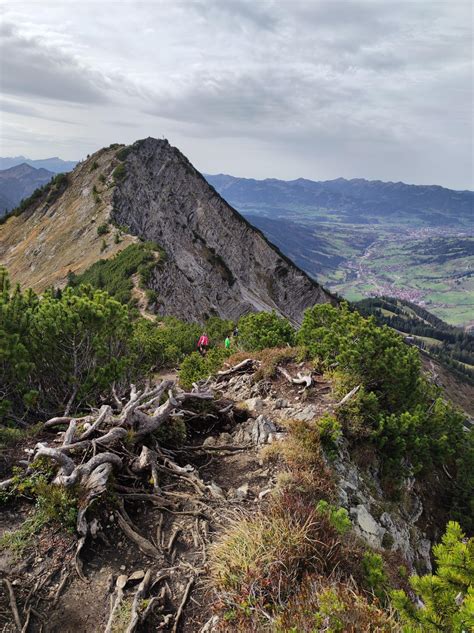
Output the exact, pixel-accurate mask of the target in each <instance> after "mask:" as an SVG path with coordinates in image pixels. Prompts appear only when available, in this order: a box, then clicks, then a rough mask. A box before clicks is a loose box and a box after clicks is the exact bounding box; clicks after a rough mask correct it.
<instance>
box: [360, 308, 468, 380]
mask: <svg viewBox="0 0 474 633" xmlns="http://www.w3.org/2000/svg"><path fill="white" fill-rule="evenodd" d="M355 305H356V308H357V310H358V311H359V312H361V313H362V314H363V315H365V316H369V315H373V316H374V317H375V320H376V322H377V323H378V324H379V325H388V326H390V327H391V328H393V329H395V330H398V331H399V332H404V333H405V334H408V335H410V339H409V340H410V341H411V342H413V343H414V344H416V345H417V346H418V347H419V348H420V349H422V350H427V351H428V352H429V354H430V355H431V356H434V357H436V358H438V359H439V360H440V361H441V362H442V363H443V364H444V365H445V366H447V367H448V368H449V369H451V370H452V371H454V372H455V373H456V374H458V375H459V376H460V377H462V378H463V379H464V380H467V381H468V382H470V384H474V335H473V334H472V333H471V332H470V331H464V330H461V329H460V328H457V327H454V326H452V325H449V324H448V323H445V322H444V321H442V320H441V319H439V318H437V317H436V316H435V315H433V314H431V313H430V312H428V310H425V309H423V308H421V307H420V306H417V305H416V304H413V303H411V302H409V301H402V300H400V299H394V298H393V297H384V296H382V297H374V298H370V299H364V300H363V301H359V302H358V303H356V304H355Z"/></svg>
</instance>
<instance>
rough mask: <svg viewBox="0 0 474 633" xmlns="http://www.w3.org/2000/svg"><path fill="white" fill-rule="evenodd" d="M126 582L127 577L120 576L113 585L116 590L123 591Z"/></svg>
mask: <svg viewBox="0 0 474 633" xmlns="http://www.w3.org/2000/svg"><path fill="white" fill-rule="evenodd" d="M127 581H128V576H125V574H121V575H120V576H119V577H118V578H117V582H116V583H115V584H116V586H117V588H118V589H123V588H124V587H125V585H126V584H127Z"/></svg>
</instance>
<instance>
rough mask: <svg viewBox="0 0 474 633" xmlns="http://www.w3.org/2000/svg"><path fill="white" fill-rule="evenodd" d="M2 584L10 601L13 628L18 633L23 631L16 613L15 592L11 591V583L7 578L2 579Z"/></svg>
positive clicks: (18, 615)
mask: <svg viewBox="0 0 474 633" xmlns="http://www.w3.org/2000/svg"><path fill="white" fill-rule="evenodd" d="M3 584H4V585H5V586H6V588H7V591H8V598H9V601H10V609H11V610H12V614H13V620H14V621H15V626H16V628H17V630H18V631H21V630H22V629H23V625H22V623H21V620H20V614H19V613H18V606H17V604H16V598H15V592H14V591H13V586H12V583H11V582H10V581H9V580H8V578H4V579H3Z"/></svg>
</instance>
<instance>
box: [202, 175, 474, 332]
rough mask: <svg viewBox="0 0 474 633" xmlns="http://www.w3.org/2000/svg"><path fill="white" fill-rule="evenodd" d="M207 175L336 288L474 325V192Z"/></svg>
mask: <svg viewBox="0 0 474 633" xmlns="http://www.w3.org/2000/svg"><path fill="white" fill-rule="evenodd" d="M206 178H207V180H208V182H209V183H210V184H212V185H213V186H214V188H215V189H216V190H217V191H218V193H219V194H220V195H222V196H223V197H224V198H225V199H226V200H227V201H228V202H229V203H230V204H231V205H232V206H234V207H235V208H236V209H237V210H238V211H240V212H241V213H242V214H243V215H245V217H246V218H247V219H248V220H249V222H251V223H252V224H253V225H254V226H256V227H257V228H259V229H260V230H261V231H263V233H264V234H265V235H266V236H267V237H268V238H269V239H270V240H271V241H272V242H273V243H274V244H275V245H276V246H278V247H279V248H280V249H281V250H282V252H283V253H285V255H287V256H288V257H290V258H291V259H292V260H293V261H294V262H295V263H296V264H297V265H298V266H301V268H303V270H305V271H306V272H307V273H309V274H310V275H312V276H313V277H315V278H317V279H318V281H320V282H322V283H324V284H325V285H326V286H327V287H328V288H329V289H330V290H332V291H335V292H338V293H339V294H341V295H342V296H344V297H346V298H347V299H349V300H359V299H363V298H364V297H371V296H376V295H391V296H394V297H397V298H399V299H405V300H409V301H412V302H415V303H418V304H420V305H422V306H426V307H427V308H428V309H429V310H430V311H432V312H433V313H434V314H436V315H437V316H438V317H440V318H442V319H444V320H445V321H447V322H449V323H451V324H454V325H459V326H464V327H470V326H471V327H472V326H473V325H474V318H473V315H474V192H472V191H454V190H451V189H445V188H444V187H439V186H422V185H407V184H404V183H402V182H381V181H379V180H374V181H370V180H363V179H355V180H345V179H344V178H338V179H336V180H327V181H323V182H316V181H311V180H305V179H303V178H299V179H298V180H292V181H284V180H276V179H274V178H269V179H267V180H253V179H251V178H235V177H233V176H228V175H224V174H218V175H215V176H210V175H207V176H206Z"/></svg>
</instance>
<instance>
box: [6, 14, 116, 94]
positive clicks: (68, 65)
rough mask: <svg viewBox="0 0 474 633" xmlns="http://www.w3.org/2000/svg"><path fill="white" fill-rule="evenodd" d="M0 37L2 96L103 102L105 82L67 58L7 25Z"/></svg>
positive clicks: (95, 73) (75, 61)
mask: <svg viewBox="0 0 474 633" xmlns="http://www.w3.org/2000/svg"><path fill="white" fill-rule="evenodd" d="M0 36H1V43H0V47H1V51H2V63H1V64H0V85H1V88H2V91H3V92H4V93H7V94H10V95H27V96H29V97H40V98H47V99H56V100H59V101H67V102H72V103H83V104H84V103H104V102H105V101H106V100H107V88H108V85H107V80H106V78H104V77H103V76H102V75H101V74H100V73H98V72H94V71H91V70H89V69H87V68H83V67H81V65H80V64H79V63H78V61H77V60H76V59H74V58H73V57H71V56H70V55H68V54H66V53H64V52H62V51H60V50H58V49H55V48H51V47H48V46H46V45H44V44H43V43H42V42H41V41H39V40H37V39H34V38H28V37H24V36H22V35H19V34H18V32H17V31H16V30H15V29H14V28H13V27H12V26H11V25H8V24H7V25H4V27H3V29H2V31H1V32H0Z"/></svg>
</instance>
